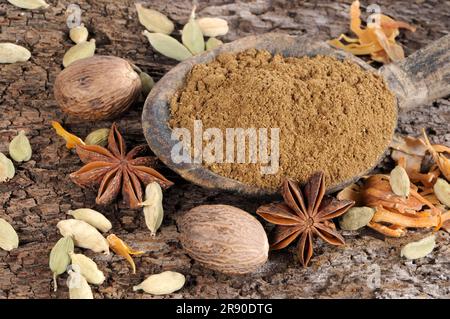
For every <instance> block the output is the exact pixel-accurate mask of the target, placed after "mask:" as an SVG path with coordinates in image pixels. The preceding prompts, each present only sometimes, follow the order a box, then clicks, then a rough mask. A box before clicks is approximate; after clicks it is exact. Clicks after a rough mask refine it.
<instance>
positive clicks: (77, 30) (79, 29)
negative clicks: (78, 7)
mask: <svg viewBox="0 0 450 319" xmlns="http://www.w3.org/2000/svg"><path fill="white" fill-rule="evenodd" d="M69 36H70V39H71V40H72V41H73V42H75V43H76V44H79V43H82V42H86V41H87V39H88V37H89V31H88V29H87V28H86V27H85V26H84V24H81V25H79V26H76V27H73V28H72V29H70V31H69Z"/></svg>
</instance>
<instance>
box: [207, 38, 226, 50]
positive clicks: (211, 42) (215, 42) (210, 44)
mask: <svg viewBox="0 0 450 319" xmlns="http://www.w3.org/2000/svg"><path fill="white" fill-rule="evenodd" d="M222 44H223V42H222V41H220V40H219V39H216V38H209V39H208V41H206V50H208V51H209V50H214V49H215V48H217V47H219V46H221V45H222Z"/></svg>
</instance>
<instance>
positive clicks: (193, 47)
mask: <svg viewBox="0 0 450 319" xmlns="http://www.w3.org/2000/svg"><path fill="white" fill-rule="evenodd" d="M181 40H182V41H183V44H184V46H185V47H186V48H188V49H189V51H191V53H192V54H194V55H195V54H199V53H202V52H203V51H205V39H204V38H203V33H202V30H201V29H200V26H199V25H198V23H197V21H196V20H195V6H194V8H193V9H192V13H191V17H190V18H189V22H188V23H187V24H186V25H185V26H184V28H183V32H182V34H181Z"/></svg>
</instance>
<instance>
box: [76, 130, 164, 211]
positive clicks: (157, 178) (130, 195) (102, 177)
mask: <svg viewBox="0 0 450 319" xmlns="http://www.w3.org/2000/svg"><path fill="white" fill-rule="evenodd" d="M146 148H147V146H146V145H140V146H136V147H135V148H133V149H132V150H131V151H130V152H128V153H127V152H126V146H125V142H124V140H123V137H122V135H121V134H120V132H119V130H118V129H117V126H116V123H113V125H112V127H111V130H110V132H109V136H108V148H107V149H106V148H104V147H101V146H98V145H83V144H78V145H77V146H76V151H77V154H78V156H79V157H80V159H81V161H82V162H83V163H85V164H86V165H85V166H83V167H82V168H81V169H80V170H78V171H76V172H74V173H72V174H70V178H71V179H72V181H73V182H74V183H75V184H77V185H79V186H81V187H94V186H98V185H99V189H98V194H97V198H96V200H95V202H96V203H97V204H100V205H106V204H110V203H111V202H112V201H114V199H115V198H116V197H117V196H118V194H119V192H120V190H122V197H123V199H124V201H125V202H126V203H127V204H128V206H129V207H130V208H137V207H139V203H141V202H142V201H143V190H142V184H143V185H144V187H145V185H147V184H149V183H151V182H157V183H158V184H159V185H160V186H161V187H163V188H167V187H169V186H171V185H173V183H172V182H171V181H169V180H167V179H166V178H165V177H164V176H163V175H161V174H160V173H158V172H157V171H156V170H154V169H153V168H150V167H148V166H150V165H151V164H152V162H154V160H153V158H152V157H149V156H142V157H138V155H139V154H140V153H142V151H144V150H145V149H146Z"/></svg>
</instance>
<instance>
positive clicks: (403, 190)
mask: <svg viewBox="0 0 450 319" xmlns="http://www.w3.org/2000/svg"><path fill="white" fill-rule="evenodd" d="M389 183H390V184H391V189H392V192H394V194H395V195H397V196H402V197H408V196H409V189H410V187H411V182H410V181H409V177H408V173H406V170H405V169H404V168H403V167H401V166H398V165H397V166H396V167H395V168H394V169H393V170H392V171H391V175H390V178H389Z"/></svg>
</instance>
